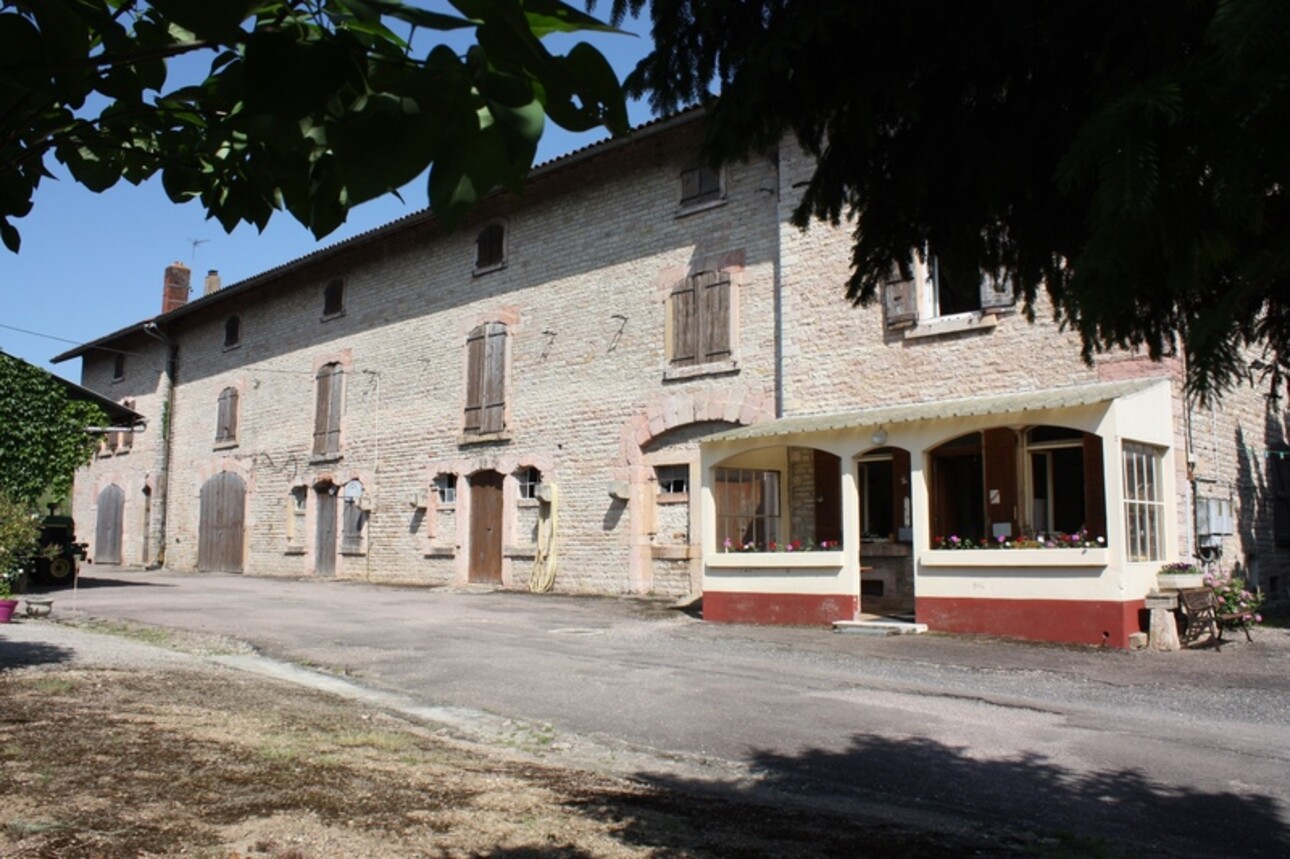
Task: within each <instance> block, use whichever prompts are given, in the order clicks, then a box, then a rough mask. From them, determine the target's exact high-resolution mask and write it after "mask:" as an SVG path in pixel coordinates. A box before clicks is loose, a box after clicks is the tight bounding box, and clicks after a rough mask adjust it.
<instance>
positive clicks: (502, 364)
mask: <svg viewBox="0 0 1290 859" xmlns="http://www.w3.org/2000/svg"><path fill="white" fill-rule="evenodd" d="M487 327H488V337H487V339H486V340H485V346H484V378H483V393H484V399H483V415H482V416H481V418H480V426H479V431H480V432H501V431H502V430H503V429H505V428H506V326H505V325H502V324H501V323H498V322H491V323H489V324H488V326H487Z"/></svg>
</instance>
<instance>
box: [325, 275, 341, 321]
mask: <svg viewBox="0 0 1290 859" xmlns="http://www.w3.org/2000/svg"><path fill="white" fill-rule="evenodd" d="M344 312H345V281H343V280H341V279H340V278H339V277H338V278H335V279H334V280H332V281H331V282H330V283H328V284H327V286H326V287H325V288H324V289H323V319H330V318H332V317H333V316H340V315H341V314H342V313H344Z"/></svg>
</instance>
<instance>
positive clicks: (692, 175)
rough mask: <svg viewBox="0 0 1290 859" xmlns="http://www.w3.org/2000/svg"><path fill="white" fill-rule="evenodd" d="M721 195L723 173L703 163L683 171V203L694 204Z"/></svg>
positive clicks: (684, 204)
mask: <svg viewBox="0 0 1290 859" xmlns="http://www.w3.org/2000/svg"><path fill="white" fill-rule="evenodd" d="M720 195H721V173H720V172H719V171H717V170H714V169H713V168H711V167H708V166H706V165H702V166H699V167H691V168H690V169H688V170H683V171H681V205H683V206H693V205H696V204H698V203H706V202H708V201H709V200H715V199H717V197H719V196H720Z"/></svg>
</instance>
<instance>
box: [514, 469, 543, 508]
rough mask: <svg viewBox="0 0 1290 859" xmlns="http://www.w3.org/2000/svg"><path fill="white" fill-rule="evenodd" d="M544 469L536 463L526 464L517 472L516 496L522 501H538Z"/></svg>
mask: <svg viewBox="0 0 1290 859" xmlns="http://www.w3.org/2000/svg"><path fill="white" fill-rule="evenodd" d="M541 485H542V471H541V469H539V468H538V467H537V466H536V465H525V466H523V467H521V468H519V469H517V470H516V472H515V497H516V498H517V499H519V500H520V501H538V500H539V498H538V487H539V486H541Z"/></svg>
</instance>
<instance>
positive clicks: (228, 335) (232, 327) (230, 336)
mask: <svg viewBox="0 0 1290 859" xmlns="http://www.w3.org/2000/svg"><path fill="white" fill-rule="evenodd" d="M241 342H242V318H241V317H240V316H230V317H229V318H228V319H227V320H225V322H224V348H225V349H231V348H233V347H234V346H236V345H238V344H239V343H241Z"/></svg>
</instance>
